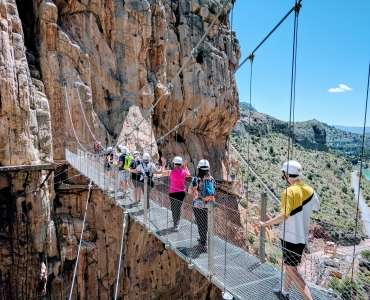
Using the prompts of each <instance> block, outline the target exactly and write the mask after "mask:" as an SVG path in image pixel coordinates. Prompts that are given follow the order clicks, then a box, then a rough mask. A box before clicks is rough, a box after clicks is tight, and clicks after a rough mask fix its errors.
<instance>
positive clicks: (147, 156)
mask: <svg viewBox="0 0 370 300" xmlns="http://www.w3.org/2000/svg"><path fill="white" fill-rule="evenodd" d="M143 162H145V163H148V162H150V155H149V153H144V154H143Z"/></svg>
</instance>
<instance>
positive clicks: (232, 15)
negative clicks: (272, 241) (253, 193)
mask: <svg viewBox="0 0 370 300" xmlns="http://www.w3.org/2000/svg"><path fill="white" fill-rule="evenodd" d="M230 14H231V17H230V49H229V69H230V70H229V88H230V93H229V95H230V98H229V105H228V110H229V112H228V114H227V119H228V120H227V133H228V134H229V136H228V139H227V141H226V142H227V151H228V156H227V165H228V167H227V180H228V179H229V175H230V168H231V163H230V134H231V131H230V129H231V128H230V113H231V102H232V100H233V95H234V93H233V91H234V88H233V82H232V75H233V74H235V73H234V72H233V71H232V63H231V58H232V55H233V19H234V5H233V7H232V9H231V12H230ZM219 126H220V124H219ZM233 184H234V183H233ZM226 197H227V198H229V189H227V193H226ZM225 213H226V216H225V249H224V251H225V256H224V291H223V294H224V295H225V293H227V289H226V277H227V255H226V252H227V244H228V242H227V240H228V222H229V209H228V207H227V205H225Z"/></svg>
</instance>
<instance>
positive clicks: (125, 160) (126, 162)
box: [122, 154, 132, 169]
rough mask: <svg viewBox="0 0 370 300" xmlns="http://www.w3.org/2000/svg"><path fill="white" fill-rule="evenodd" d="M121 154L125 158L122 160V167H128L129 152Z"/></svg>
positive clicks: (129, 160) (129, 162)
mask: <svg viewBox="0 0 370 300" xmlns="http://www.w3.org/2000/svg"><path fill="white" fill-rule="evenodd" d="M122 156H123V157H124V158H125V159H124V161H123V166H122V167H123V169H128V168H129V167H130V164H131V161H132V157H131V155H130V154H122Z"/></svg>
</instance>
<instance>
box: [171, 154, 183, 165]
mask: <svg viewBox="0 0 370 300" xmlns="http://www.w3.org/2000/svg"><path fill="white" fill-rule="evenodd" d="M172 162H173V163H174V164H175V165H181V164H182V158H181V157H180V156H176V157H175V158H174V159H173V161H172Z"/></svg>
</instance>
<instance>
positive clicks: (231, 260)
mask: <svg viewBox="0 0 370 300" xmlns="http://www.w3.org/2000/svg"><path fill="white" fill-rule="evenodd" d="M66 159H67V161H68V162H69V163H70V164H71V165H72V166H73V167H74V168H75V169H77V170H78V171H79V172H81V173H82V174H84V175H85V176H86V177H88V178H90V179H91V180H92V181H93V182H94V184H95V185H96V186H98V187H99V188H100V189H102V190H103V191H105V192H106V193H107V195H108V196H109V197H111V198H112V199H114V200H115V201H116V203H117V205H119V206H120V207H122V209H124V210H125V211H127V212H129V214H130V216H131V217H132V218H133V219H134V220H135V222H139V223H140V224H141V225H143V226H144V227H145V228H146V229H147V230H148V232H149V233H150V234H154V235H155V236H156V237H157V238H158V239H159V240H161V241H162V242H163V243H164V244H165V245H166V248H170V249H172V250H173V251H175V252H176V254H177V255H179V256H180V257H181V258H182V259H184V260H185V261H187V263H188V264H189V268H195V269H197V270H198V271H199V272H200V273H201V274H203V275H204V276H205V277H208V278H209V280H210V281H211V282H212V283H213V284H215V285H216V286H218V287H219V288H220V289H221V290H222V291H227V292H228V293H230V294H231V295H232V296H233V297H234V299H275V300H276V299H279V297H278V296H276V295H275V294H274V293H273V292H272V290H273V289H274V288H279V287H280V284H281V281H282V280H283V276H284V275H283V273H282V272H281V270H280V269H278V268H276V267H274V266H272V265H270V264H268V263H261V262H260V260H259V259H258V258H257V257H256V256H254V255H251V254H250V253H249V252H248V251H246V250H247V249H248V242H247V240H248V233H245V229H244V230H243V228H242V227H240V224H239V225H238V224H237V223H238V220H236V221H234V220H227V219H226V220H225V215H223V214H222V212H220V211H221V210H220V209H218V208H215V210H214V211H215V212H214V218H213V219H214V221H213V224H214V225H213V228H210V227H209V230H208V233H209V234H210V233H211V232H213V235H212V236H213V238H212V237H211V238H210V237H208V242H209V241H210V240H212V244H213V245H212V247H210V245H209V250H208V253H204V252H202V251H200V249H199V248H198V241H197V237H198V228H197V225H196V223H195V221H194V219H193V216H192V207H191V199H190V197H186V199H185V200H184V203H183V205H182V217H181V220H180V230H179V231H178V232H176V231H174V228H173V221H172V212H171V210H170V207H171V206H170V202H169V197H168V194H167V193H164V192H163V190H166V182H165V181H164V180H162V179H158V180H157V183H158V185H157V186H155V188H154V189H153V190H152V192H151V196H150V202H149V207H146V205H144V204H143V201H141V202H139V204H138V205H136V204H134V202H133V197H132V190H131V189H130V192H129V194H128V195H126V196H124V194H123V193H122V192H119V191H118V187H117V184H116V183H117V182H116V181H115V179H114V178H112V180H111V188H112V189H113V192H112V193H109V192H107V191H106V189H107V187H108V184H107V180H108V178H107V174H105V173H104V169H103V163H102V162H101V161H100V160H99V158H98V157H97V156H92V155H90V154H87V153H85V152H83V151H80V150H77V153H73V152H71V151H69V150H66ZM216 201H217V198H216ZM220 202H222V201H220ZM144 206H145V207H144ZM226 218H227V217H226ZM239 222H240V220H239ZM225 223H226V228H227V229H225V230H223V231H222V230H221V229H220V228H218V227H219V226H220V224H225ZM237 227H239V228H237ZM234 228H235V229H234ZM249 246H250V245H249ZM274 247H275V246H274ZM276 248H278V247H276ZM278 250H279V249H278ZM309 288H310V291H311V294H312V296H313V298H314V299H317V300H319V299H320V300H321V299H322V300H326V299H327V300H329V299H339V298H336V295H333V294H331V293H329V292H328V291H326V290H324V289H322V288H321V287H319V286H316V285H312V284H309ZM290 299H303V297H302V296H301V295H300V293H299V292H298V291H297V290H296V288H295V287H294V285H293V286H292V288H291V291H290Z"/></svg>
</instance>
